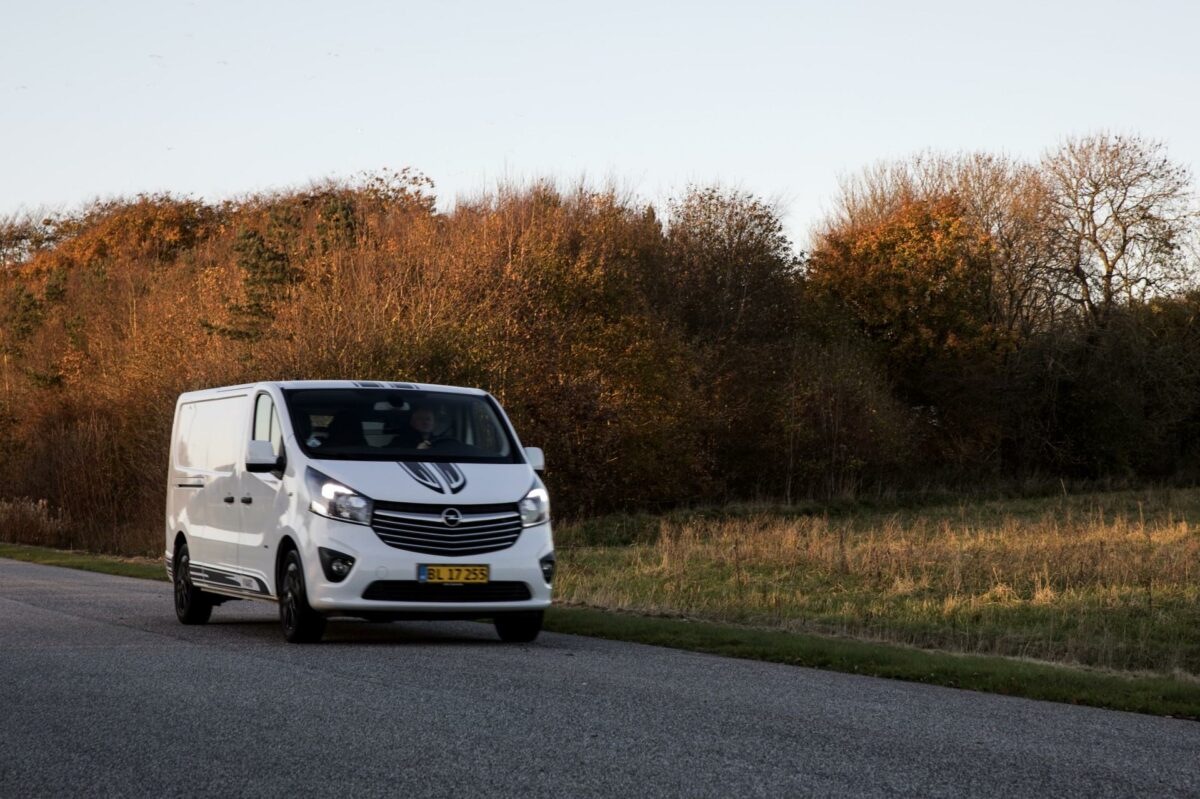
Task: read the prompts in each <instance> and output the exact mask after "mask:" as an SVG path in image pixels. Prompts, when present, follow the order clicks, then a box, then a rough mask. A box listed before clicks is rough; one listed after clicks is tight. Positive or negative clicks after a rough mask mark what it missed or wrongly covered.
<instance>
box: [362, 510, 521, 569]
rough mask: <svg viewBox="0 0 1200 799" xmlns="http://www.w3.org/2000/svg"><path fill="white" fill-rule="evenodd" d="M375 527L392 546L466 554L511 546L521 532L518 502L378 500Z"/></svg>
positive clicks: (442, 553) (435, 553) (450, 553)
mask: <svg viewBox="0 0 1200 799" xmlns="http://www.w3.org/2000/svg"><path fill="white" fill-rule="evenodd" d="M371 529H372V530H374V531H375V535H377V536H379V540H380V541H382V542H383V543H385V544H387V545H388V546H390V547H395V548H396V549H403V550H407V551H408V552H421V553H424V554H428V555H444V556H449V557H462V556H465V555H482V554H483V553H485V552H499V551H500V550H502V549H508V548H509V547H511V546H512V545H513V544H515V543H516V542H517V539H518V538H519V537H520V536H521V513H520V511H519V510H518V509H517V506H516V505H515V504H512V503H509V504H504V505H420V504H416V503H411V502H376V503H375V511H374V513H373V514H372V515H371Z"/></svg>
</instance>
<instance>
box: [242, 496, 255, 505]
mask: <svg viewBox="0 0 1200 799" xmlns="http://www.w3.org/2000/svg"><path fill="white" fill-rule="evenodd" d="M253 501H254V500H253V499H251V498H250V497H242V504H243V505H249V504H250V503H251V502H253Z"/></svg>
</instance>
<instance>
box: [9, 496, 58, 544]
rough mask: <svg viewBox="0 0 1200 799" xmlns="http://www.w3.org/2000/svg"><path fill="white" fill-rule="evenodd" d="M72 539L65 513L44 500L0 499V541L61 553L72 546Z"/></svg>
mask: <svg viewBox="0 0 1200 799" xmlns="http://www.w3.org/2000/svg"><path fill="white" fill-rule="evenodd" d="M72 535H73V533H72V527H71V523H70V520H69V519H68V518H67V515H66V513H65V512H63V511H61V510H57V509H52V508H51V507H50V504H49V503H48V502H46V500H44V499H41V500H33V499H26V498H22V499H0V540H3V541H9V542H13V543H19V544H33V545H34V546H43V547H56V548H60V549H65V548H70V547H71V546H72V544H73V543H74V542H73V541H72Z"/></svg>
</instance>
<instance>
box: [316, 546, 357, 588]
mask: <svg viewBox="0 0 1200 799" xmlns="http://www.w3.org/2000/svg"><path fill="white" fill-rule="evenodd" d="M317 554H318V555H320V556H321V571H323V572H325V579H326V580H328V581H329V582H331V583H340V582H341V581H342V580H345V579H346V577H348V576H349V575H350V570H351V569H353V568H354V558H352V557H350V556H349V555H347V554H345V553H344V552H338V551H337V550H336V549H326V548H325V547H317Z"/></svg>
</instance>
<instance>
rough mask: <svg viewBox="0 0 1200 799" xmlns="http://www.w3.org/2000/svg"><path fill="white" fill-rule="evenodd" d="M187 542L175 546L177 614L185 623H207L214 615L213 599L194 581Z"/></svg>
mask: <svg viewBox="0 0 1200 799" xmlns="http://www.w3.org/2000/svg"><path fill="white" fill-rule="evenodd" d="M190 564H191V557H190V556H189V555H188V548H187V544H186V543H184V542H182V541H181V542H180V543H179V545H178V546H177V547H175V569H174V575H175V579H174V582H175V616H176V617H177V618H178V619H179V621H180V622H181V623H183V624H205V623H206V622H207V621H208V619H209V617H211V616H212V609H213V600H212V597H210V596H209V595H208V594H206V593H204V592H203V591H201V590H200V589H199V588H197V587H196V585H195V584H194V583H193V582H192V575H191V574H190V573H189V570H188V567H189V565H190Z"/></svg>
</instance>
